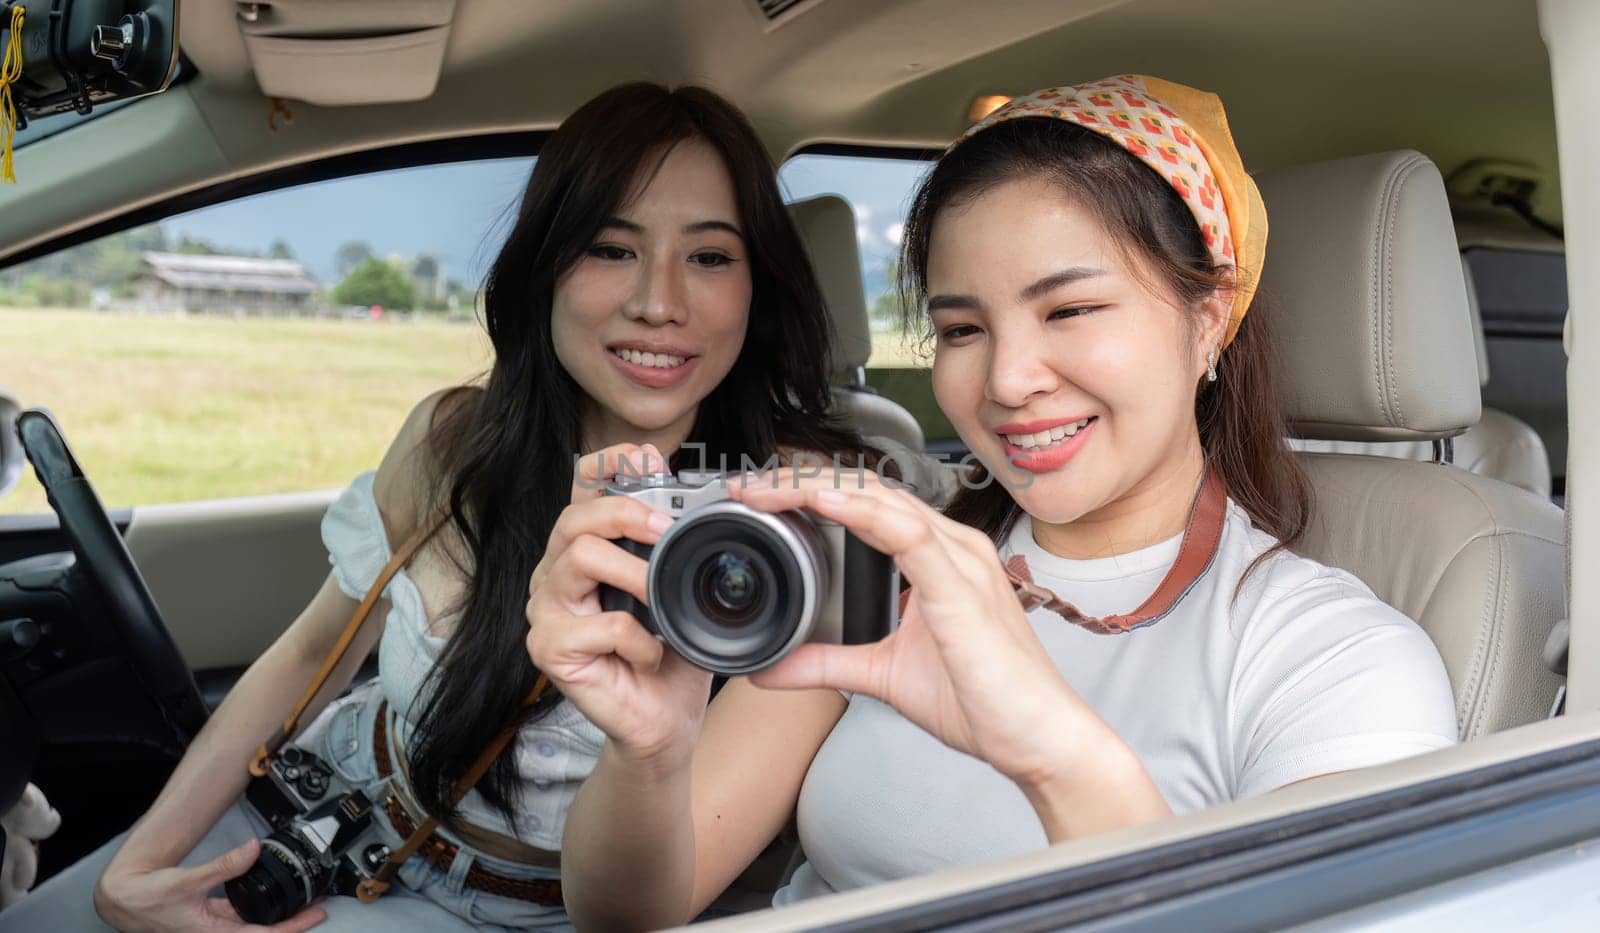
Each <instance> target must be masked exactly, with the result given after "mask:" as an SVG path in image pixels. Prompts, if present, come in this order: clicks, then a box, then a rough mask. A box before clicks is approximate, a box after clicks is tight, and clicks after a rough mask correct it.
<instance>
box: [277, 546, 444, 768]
mask: <svg viewBox="0 0 1600 933" xmlns="http://www.w3.org/2000/svg"><path fill="white" fill-rule="evenodd" d="M444 522H445V520H444V518H443V517H441V518H439V519H438V520H437V521H435V522H434V523H433V524H431V525H426V526H424V527H423V528H421V529H419V530H418V531H417V533H416V534H414V535H412V536H411V537H410V538H408V539H406V542H405V543H404V544H402V545H400V549H399V550H398V551H395V552H394V555H393V556H392V557H390V558H389V562H388V563H387V564H384V565H383V569H382V570H380V571H379V572H378V578H377V579H376V580H373V581H372V586H371V587H369V588H368V589H367V595H366V596H365V597H364V598H363V599H362V600H361V604H360V605H358V606H356V610H355V612H352V613H351V614H350V620H349V621H348V622H346V623H345V624H344V631H343V632H340V633H339V640H338V641H336V642H334V643H333V650H331V651H329V652H328V656H327V657H326V658H324V659H323V661H322V669H321V670H319V671H317V676H315V677H313V678H311V683H310V685H309V686H307V687H306V689H305V692H304V693H302V694H300V699H299V701H298V702H296V703H295V705H294V708H293V709H291V710H290V711H289V715H288V716H287V717H286V718H285V719H284V720H283V725H281V726H279V727H278V730H277V731H276V732H274V733H272V735H271V737H269V738H268V739H267V740H266V741H265V742H263V743H261V746H260V747H259V748H257V749H256V755H255V757H254V758H252V759H251V760H250V773H251V774H252V775H254V776H255V777H264V776H265V775H266V773H267V759H269V758H271V757H272V756H273V755H275V754H277V752H278V749H280V748H282V747H283V743H285V742H287V741H289V740H290V739H292V738H294V734H295V733H296V732H298V731H300V717H301V716H303V715H304V714H305V711H306V707H308V706H310V705H311V701H312V700H315V699H316V697H317V693H318V692H319V691H320V690H322V687H323V685H324V684H326V683H327V682H328V678H329V677H331V676H333V670H334V668H336V667H338V666H339V662H340V661H342V660H344V656H345V654H346V653H347V652H349V650H350V645H351V644H353V643H354V642H355V640H356V635H357V634H359V633H360V632H361V627H362V626H363V625H366V624H367V617H368V616H370V615H371V614H372V607H373V606H376V605H377V604H378V600H380V599H382V598H383V590H384V588H385V587H387V586H388V585H389V581H390V580H392V579H394V575H395V574H397V573H399V572H400V568H401V567H404V566H405V565H406V564H407V563H409V562H410V560H411V558H412V557H413V556H414V555H415V554H416V553H417V550H418V549H419V548H421V547H422V545H423V544H425V543H427V541H428V539H429V538H431V537H433V536H434V534H435V533H437V532H438V530H439V529H440V528H442V527H444Z"/></svg>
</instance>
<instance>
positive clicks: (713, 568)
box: [694, 551, 765, 627]
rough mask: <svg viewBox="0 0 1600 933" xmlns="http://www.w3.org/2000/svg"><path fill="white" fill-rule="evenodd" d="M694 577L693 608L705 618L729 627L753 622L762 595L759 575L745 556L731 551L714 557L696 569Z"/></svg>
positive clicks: (762, 590)
mask: <svg viewBox="0 0 1600 933" xmlns="http://www.w3.org/2000/svg"><path fill="white" fill-rule="evenodd" d="M695 577H696V579H695V587H694V598H695V604H696V605H698V606H699V607H700V611H701V612H703V613H705V614H706V616H707V618H710V619H712V620H714V621H716V622H717V623H718V624H721V625H726V626H730V627H739V626H743V625H748V624H750V622H751V621H753V620H754V619H755V617H756V615H757V612H758V611H759V609H760V602H761V598H762V596H763V595H765V591H764V589H763V587H762V585H761V576H760V571H759V570H757V568H756V567H754V566H752V565H751V560H750V558H749V557H748V556H746V555H744V554H740V553H737V552H735V551H723V552H722V553H720V554H715V555H713V556H712V557H711V558H710V559H708V560H707V561H706V562H705V563H703V564H701V565H700V572H699V573H697V574H696V575H695ZM752 610H756V611H752Z"/></svg>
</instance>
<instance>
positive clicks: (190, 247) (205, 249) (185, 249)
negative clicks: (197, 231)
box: [172, 234, 223, 256]
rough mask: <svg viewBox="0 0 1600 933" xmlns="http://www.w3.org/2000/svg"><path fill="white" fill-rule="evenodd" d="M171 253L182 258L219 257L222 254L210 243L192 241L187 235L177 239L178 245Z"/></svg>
mask: <svg viewBox="0 0 1600 933" xmlns="http://www.w3.org/2000/svg"><path fill="white" fill-rule="evenodd" d="M172 251H173V252H175V253H179V254H182V255H184V256H219V255H222V253H223V251H222V250H220V249H218V248H216V247H215V246H213V245H212V244H211V243H209V242H207V241H205V240H196V239H192V238H190V237H189V236H188V235H187V234H185V235H184V236H182V237H179V238H178V245H177V246H176V247H174V248H173V250H172Z"/></svg>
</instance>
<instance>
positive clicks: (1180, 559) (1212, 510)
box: [1005, 468, 1228, 635]
mask: <svg viewBox="0 0 1600 933" xmlns="http://www.w3.org/2000/svg"><path fill="white" fill-rule="evenodd" d="M1227 516H1228V490H1227V487H1226V486H1225V485H1224V484H1223V482H1222V477H1220V476H1218V475H1217V472H1216V471H1215V470H1212V469H1210V468H1207V469H1206V472H1205V476H1203V477H1202V478H1201V480H1200V489H1199V491H1198V492H1196V493H1195V497H1194V504H1193V505H1191V506H1190V507H1189V521H1188V523H1187V524H1186V525H1185V526H1184V529H1183V540H1182V542H1180V543H1179V545H1178V556H1177V558H1176V559H1175V560H1173V562H1172V566H1171V567H1170V568H1168V569H1167V575H1166V576H1164V577H1162V578H1161V584H1160V585H1159V586H1157V587H1156V590H1155V592H1154V593H1151V594H1150V597H1149V598H1148V599H1146V600H1145V601H1144V602H1143V603H1141V604H1140V605H1139V608H1137V609H1135V610H1133V611H1132V612H1129V613H1126V614H1123V615H1112V616H1106V617H1105V618H1096V617H1094V616H1091V615H1087V614H1085V613H1084V612H1083V611H1082V610H1080V609H1079V608H1078V607H1077V606H1074V605H1073V604H1072V603H1069V602H1067V601H1066V600H1064V599H1062V598H1061V597H1059V596H1057V595H1056V594H1055V593H1052V592H1051V591H1049V590H1047V589H1045V588H1044V587H1042V586H1039V585H1038V584H1036V583H1034V582H1033V574H1032V572H1031V571H1029V569H1028V560H1027V558H1025V557H1023V556H1022V555H1021V554H1017V555H1014V556H1013V557H1012V558H1011V559H1010V560H1008V561H1006V564H1005V568H1006V577H1007V578H1009V579H1010V580H1011V585H1012V587H1013V588H1015V589H1016V591H1017V599H1019V600H1021V601H1022V608H1023V609H1025V610H1031V609H1036V608H1039V607H1043V608H1045V609H1048V610H1050V611H1051V612H1054V613H1055V614H1056V615H1058V616H1060V617H1061V618H1063V619H1065V620H1066V621H1068V622H1071V623H1072V624H1073V625H1076V626H1079V627H1081V628H1085V629H1088V630H1089V631H1091V632H1094V633H1096V634H1099V635H1120V634H1122V633H1123V632H1127V631H1130V630H1132V629H1136V628H1138V627H1139V626H1141V625H1152V624H1154V623H1156V622H1159V621H1161V620H1162V619H1163V618H1165V617H1166V616H1167V615H1168V614H1169V613H1171V612H1172V610H1173V609H1175V608H1177V605H1178V601H1179V600H1181V599H1183V597H1184V596H1185V595H1187V594H1188V592H1189V590H1191V589H1193V588H1194V585H1195V583H1197V582H1198V581H1199V580H1200V578H1201V577H1202V576H1204V575H1205V572H1206V571H1207V570H1208V569H1210V567H1211V563H1212V562H1213V561H1214V560H1216V558H1217V548H1218V547H1219V546H1220V545H1221V543H1222V526H1223V524H1224V522H1225V520H1226V519H1227Z"/></svg>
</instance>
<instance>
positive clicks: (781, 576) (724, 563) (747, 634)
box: [649, 501, 828, 674]
mask: <svg viewBox="0 0 1600 933" xmlns="http://www.w3.org/2000/svg"><path fill="white" fill-rule="evenodd" d="M826 555H827V552H826V550H825V548H824V545H823V542H822V539H821V538H820V537H819V533H818V531H817V529H816V527H815V525H814V524H813V523H812V522H811V520H810V519H809V518H807V517H806V516H805V515H804V513H801V512H783V513H776V514H769V513H765V512H756V511H754V510H751V509H749V508H747V507H746V506H744V505H741V504H739V503H735V502H731V501H722V502H716V503H712V504H709V505H705V506H701V507H700V508H697V509H695V510H693V511H691V512H689V513H688V514H686V515H684V516H683V517H682V518H680V519H678V520H677V522H675V523H674V524H673V526H672V527H671V528H670V529H668V531H667V532H666V534H665V535H663V536H662V538H661V540H660V541H658V542H657V543H656V546H655V550H654V551H653V552H652V553H651V556H650V594H649V595H650V614H651V616H652V618H653V619H654V622H655V626H656V629H657V631H658V633H659V634H660V635H661V637H662V638H664V639H665V640H666V641H667V643H668V644H670V645H672V647H673V649H674V650H676V651H677V652H678V653H679V654H681V655H683V656H684V657H685V658H686V659H688V660H689V661H691V662H693V663H695V664H698V665H699V666H701V667H703V668H706V669H708V670H712V671H716V672H719V673H723V674H744V673H749V672H750V671H756V670H760V669H761V668H763V667H767V666H769V665H771V664H772V663H773V662H775V661H776V660H777V659H778V658H780V657H782V656H783V654H784V653H785V652H786V651H787V650H788V649H789V648H790V647H792V646H793V645H794V644H796V643H798V642H800V641H803V640H805V638H806V636H807V633H809V632H810V630H811V626H812V625H813V624H814V623H815V621H816V618H817V616H818V610H819V605H820V603H821V600H822V598H823V596H825V595H826V594H827V593H828V563H827V559H826Z"/></svg>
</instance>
